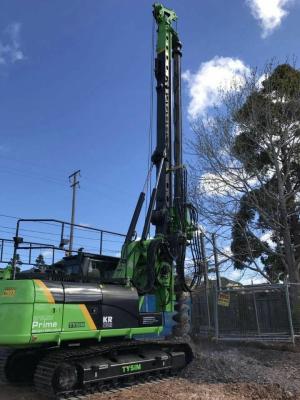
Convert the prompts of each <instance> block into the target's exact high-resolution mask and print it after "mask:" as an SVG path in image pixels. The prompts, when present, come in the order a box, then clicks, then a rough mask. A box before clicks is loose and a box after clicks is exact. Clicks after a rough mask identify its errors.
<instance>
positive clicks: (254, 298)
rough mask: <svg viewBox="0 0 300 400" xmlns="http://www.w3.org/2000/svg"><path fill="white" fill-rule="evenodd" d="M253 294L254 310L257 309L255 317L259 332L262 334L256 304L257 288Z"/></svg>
mask: <svg viewBox="0 0 300 400" xmlns="http://www.w3.org/2000/svg"><path fill="white" fill-rule="evenodd" d="M252 294H253V302H254V310H255V318H256V326H257V334H258V335H259V336H260V334H261V332H260V325H259V319H258V311H257V304H256V296H255V290H253V292H252Z"/></svg>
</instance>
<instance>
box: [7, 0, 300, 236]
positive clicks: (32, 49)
mask: <svg viewBox="0 0 300 400" xmlns="http://www.w3.org/2000/svg"><path fill="white" fill-rule="evenodd" d="M266 3H267V6H266ZM151 5H152V1H147V0H130V1H129V0H122V1H121V0H118V1H116V0H109V1H108V0H101V1H99V0H89V1H78V0H64V1H61V0H60V1H58V0H52V1H48V2H39V1H37V0H27V1H26V2H24V1H21V0H2V1H1V13H0V102H1V103H0V104H1V107H0V178H1V188H2V195H1V207H0V214H1V215H11V216H21V217H36V218H37V217H46V218H50V217H53V218H58V219H64V220H68V219H69V218H70V204H71V190H70V188H69V185H68V176H69V175H70V174H71V173H72V172H73V171H74V170H76V169H81V172H82V177H81V188H80V190H79V192H78V206H77V216H76V220H77V222H78V223H83V224H89V225H93V226H97V227H102V228H106V229H109V230H117V231H121V232H125V231H126V229H127V226H128V224H129V221H130V217H131V214H132V211H133V208H134V206H135V202H136V199H137V196H138V194H139V191H140V190H141V188H142V185H143V182H144V178H145V175H146V167H147V156H148V130H149V107H150V105H149V103H150V61H151V30H152V15H151V12H152V7H151ZM165 5H166V6H169V7H171V8H173V9H175V10H176V12H177V14H178V16H179V20H178V31H179V34H180V37H181V40H182V42H183V46H184V47H183V61H182V62H183V71H184V72H185V80H184V82H183V85H184V90H183V96H184V97H183V108H184V110H183V111H184V130H185V135H187V136H188V135H190V134H191V132H190V128H189V124H190V119H191V118H193V117H194V116H195V115H201V113H203V112H205V110H206V109H207V107H208V106H209V105H210V103H211V101H213V100H215V99H216V97H215V93H216V83H215V82H219V81H222V79H223V77H224V76H225V77H226V76H228V74H229V76H230V74H233V75H234V74H235V72H236V71H237V73H240V72H241V71H243V70H244V69H247V68H248V67H256V66H257V67H259V68H262V67H263V65H264V63H265V62H266V61H267V60H270V59H271V58H273V57H276V58H278V59H279V60H280V61H285V59H286V58H287V57H292V56H295V57H298V56H299V37H300V25H299V17H300V2H299V1H297V0H294V1H291V0H249V1H244V0H230V1H228V0H210V1H201V2H200V1H198V0H186V1H182V0H181V1H179V0H174V1H167V2H166V3H165ZM187 71H188V72H187ZM211 71H213V72H214V71H215V72H216V74H217V75H218V76H216V77H215V79H213V80H214V81H215V82H212V81H210V80H209V79H210V77H211ZM224 71H225V72H224ZM224 74H225V75H224ZM218 79H219V81H218ZM203 96H204V97H203ZM192 102H194V103H193V104H194V108H193V109H192V108H191V107H192V106H191V104H192ZM195 104H196V106H195ZM199 104H200V106H199ZM191 110H192V111H191ZM14 223H15V221H14V220H13V219H11V218H10V219H9V218H6V217H2V216H1V217H0V236H5V237H9V236H11V234H10V232H12V230H11V229H8V228H4V227H12V226H14Z"/></svg>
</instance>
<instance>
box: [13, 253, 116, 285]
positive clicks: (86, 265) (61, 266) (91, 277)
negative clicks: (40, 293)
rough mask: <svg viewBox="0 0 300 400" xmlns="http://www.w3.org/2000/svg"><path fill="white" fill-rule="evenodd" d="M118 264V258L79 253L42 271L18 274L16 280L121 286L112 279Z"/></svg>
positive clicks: (28, 271) (31, 270)
mask: <svg viewBox="0 0 300 400" xmlns="http://www.w3.org/2000/svg"><path fill="white" fill-rule="evenodd" d="M118 263H119V258H118V257H112V256H106V255H98V254H92V253H84V252H79V253H78V254H76V255H71V256H66V257H64V258H63V259H62V260H60V261H58V262H56V263H54V264H52V265H50V266H48V267H47V268H45V270H44V271H41V270H40V269H39V268H32V269H29V270H26V271H21V272H18V273H17V274H16V279H42V280H52V281H65V282H91V283H111V284H122V283H123V282H121V281H120V279H116V278H114V277H113V275H114V271H115V269H116V267H117V265H118Z"/></svg>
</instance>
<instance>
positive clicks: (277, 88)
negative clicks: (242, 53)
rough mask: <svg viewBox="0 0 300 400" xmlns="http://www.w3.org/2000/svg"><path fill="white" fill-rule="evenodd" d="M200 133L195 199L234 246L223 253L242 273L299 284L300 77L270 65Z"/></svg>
mask: <svg viewBox="0 0 300 400" xmlns="http://www.w3.org/2000/svg"><path fill="white" fill-rule="evenodd" d="M195 133H196V140H195V141H194V142H193V144H192V146H193V150H194V152H195V154H196V156H197V158H198V162H197V163H196V165H194V166H193V168H192V170H193V176H194V180H193V183H194V184H193V186H192V194H193V195H194V198H195V199H196V200H197V203H198V207H199V210H200V213H201V214H202V216H203V219H204V220H205V221H206V223H207V224H208V225H209V227H210V228H211V229H218V230H219V231H220V230H221V232H222V235H223V236H224V235H227V240H228V242H231V246H230V248H231V251H229V252H227V254H225V252H224V251H222V249H219V250H220V253H221V254H222V255H223V256H224V257H225V256H227V257H228V259H230V260H231V261H233V263H234V266H235V268H238V269H245V268H249V269H251V270H253V271H257V272H259V273H260V274H261V275H263V276H264V277H265V278H267V279H269V280H271V281H278V280H282V279H283V278H284V276H288V277H289V279H290V281H292V282H299V281H300V274H299V266H300V224H299V205H300V203H299V200H300V193H299V192H300V180H299V177H300V72H299V71H298V70H297V69H295V68H294V67H292V66H291V65H288V64H283V65H278V66H276V67H273V65H269V66H268V67H267V69H266V71H265V75H264V79H259V77H258V75H257V74H256V73H255V72H253V73H252V74H251V75H250V76H247V77H245V82H244V85H243V86H242V87H239V88H237V89H236V90H232V91H231V92H230V93H224V94H223V104H222V107H220V108H219V109H216V110H215V116H214V118H210V119H209V120H208V121H206V123H203V121H200V122H198V123H197V124H196V126H195ZM199 172H200V174H199ZM199 175H200V176H199ZM199 179H200V185H199ZM199 188H200V189H199ZM209 192H210V193H209Z"/></svg>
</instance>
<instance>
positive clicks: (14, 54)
mask: <svg viewBox="0 0 300 400" xmlns="http://www.w3.org/2000/svg"><path fill="white" fill-rule="evenodd" d="M20 31H21V24H20V23H19V22H13V23H11V24H10V25H8V26H7V27H6V29H5V30H4V33H3V35H2V38H1V39H0V64H2V65H8V64H14V63H16V62H18V61H22V60H23V59H24V53H23V51H22V50H21V44H20Z"/></svg>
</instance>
